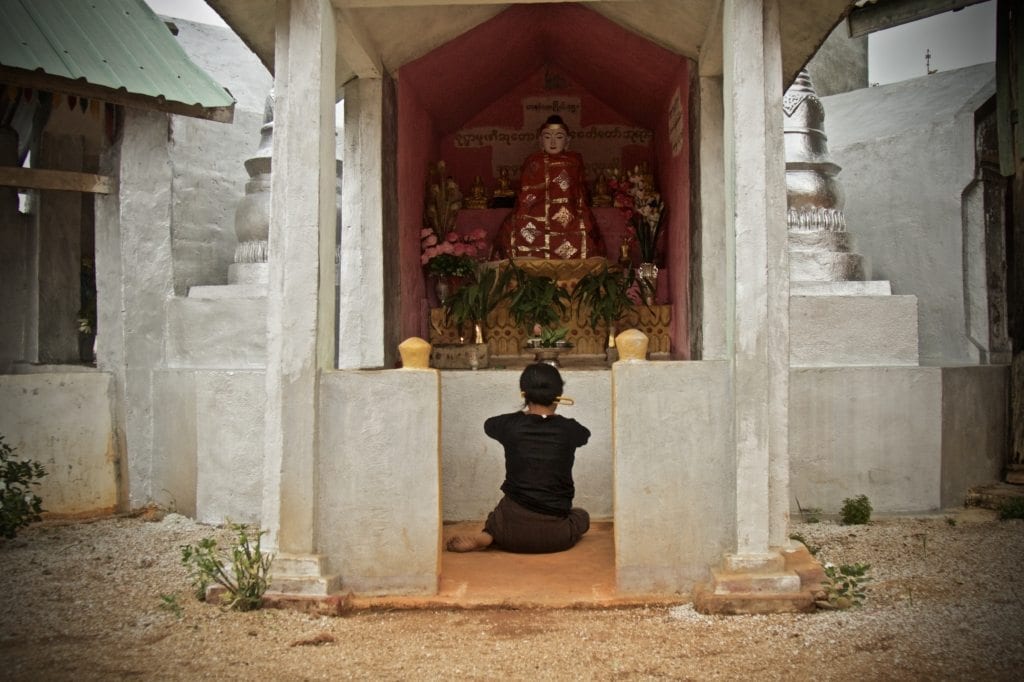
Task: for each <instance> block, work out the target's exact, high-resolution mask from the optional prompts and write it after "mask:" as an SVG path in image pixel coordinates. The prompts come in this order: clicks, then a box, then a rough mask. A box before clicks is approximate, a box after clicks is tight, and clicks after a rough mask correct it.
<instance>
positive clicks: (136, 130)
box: [95, 107, 174, 508]
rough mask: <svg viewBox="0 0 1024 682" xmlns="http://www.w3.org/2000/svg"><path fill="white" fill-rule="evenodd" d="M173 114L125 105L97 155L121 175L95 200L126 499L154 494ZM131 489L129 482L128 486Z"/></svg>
mask: <svg viewBox="0 0 1024 682" xmlns="http://www.w3.org/2000/svg"><path fill="white" fill-rule="evenodd" d="M167 135H168V115H167V114H163V113H159V112H148V111H141V110H137V109H132V108H130V107H126V108H125V111H124V123H123V126H122V129H121V136H120V142H119V143H118V144H116V145H114V146H112V147H110V148H109V149H108V150H107V151H106V152H105V153H104V154H103V156H102V157H101V159H100V173H102V174H104V175H113V176H116V177H117V178H118V192H117V193H116V194H99V195H97V196H96V199H95V207H96V290H97V297H96V299H97V300H96V307H97V311H96V312H97V325H96V327H97V331H98V332H99V333H98V335H97V337H96V364H97V366H98V367H99V368H100V369H102V370H105V371H109V372H112V373H113V374H114V377H115V382H114V383H115V388H116V391H117V401H116V404H117V413H116V418H115V425H116V434H117V437H118V447H119V448H120V451H121V452H125V453H127V454H128V457H129V459H128V460H127V461H126V462H124V470H123V471H122V477H121V481H122V485H123V488H122V491H121V494H122V498H121V499H122V502H123V503H124V504H126V505H127V506H128V507H129V508H137V507H139V506H142V505H145V504H148V503H149V502H151V501H152V500H153V496H152V492H153V490H154V489H156V490H159V489H160V485H161V484H160V482H159V481H154V480H153V477H152V473H153V471H152V464H153V452H154V445H153V438H154V436H153V391H152V384H153V370H154V369H155V368H158V367H161V366H162V365H163V363H164V345H163V344H164V328H165V325H166V321H167V316H166V304H167V300H168V298H170V297H171V296H172V295H173V292H174V272H173V263H172V259H171V228H170V225H171V165H170V160H169V159H168V155H167V154H168V150H167V139H168V137H167ZM125 488H126V489H125Z"/></svg>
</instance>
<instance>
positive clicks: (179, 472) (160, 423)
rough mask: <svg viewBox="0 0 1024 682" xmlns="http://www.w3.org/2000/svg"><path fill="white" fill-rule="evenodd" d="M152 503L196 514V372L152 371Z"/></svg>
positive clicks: (193, 515)
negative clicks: (153, 404) (155, 407)
mask: <svg viewBox="0 0 1024 682" xmlns="http://www.w3.org/2000/svg"><path fill="white" fill-rule="evenodd" d="M153 402H154V403H155V404H157V405H159V406H160V408H159V409H158V410H157V413H156V417H155V419H154V420H153V422H154V423H153V460H152V461H153V468H152V479H153V503H154V504H158V505H160V506H161V507H164V508H165V509H171V510H173V511H176V512H177V513H179V514H184V515H186V516H190V517H192V518H195V517H196V478H197V473H196V467H197V462H196V373H195V372H194V371H189V370H159V371H156V372H153Z"/></svg>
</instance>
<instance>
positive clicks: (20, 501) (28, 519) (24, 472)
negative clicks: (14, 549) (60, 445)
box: [0, 436, 46, 538]
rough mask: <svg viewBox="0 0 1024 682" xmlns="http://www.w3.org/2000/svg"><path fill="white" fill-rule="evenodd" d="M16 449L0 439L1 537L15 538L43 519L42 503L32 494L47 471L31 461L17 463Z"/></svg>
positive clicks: (0, 437)
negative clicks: (15, 457) (22, 530)
mask: <svg viewBox="0 0 1024 682" xmlns="http://www.w3.org/2000/svg"><path fill="white" fill-rule="evenodd" d="M14 456H15V455H14V448H12V447H11V446H10V445H8V444H7V443H5V442H4V437H3V436H0V536H3V537H5V538H13V537H14V536H16V535H17V534H18V530H20V529H21V528H24V527H25V526H27V525H28V524H30V523H32V522H33V521H38V520H39V519H40V513H41V512H42V511H43V506H42V505H43V501H42V499H40V497H39V496H38V495H36V494H35V493H34V492H32V487H33V486H37V485H39V479H41V478H42V477H43V476H45V475H46V469H45V468H44V467H43V465H42V464H40V463H39V462H34V461H32V460H30V459H26V460H17V459H14Z"/></svg>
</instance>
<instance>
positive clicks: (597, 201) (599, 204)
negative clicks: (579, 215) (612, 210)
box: [590, 173, 612, 208]
mask: <svg viewBox="0 0 1024 682" xmlns="http://www.w3.org/2000/svg"><path fill="white" fill-rule="evenodd" d="M590 205H591V206H593V207H594V208H607V207H608V206H611V205H612V196H611V195H610V194H608V180H607V179H606V178H605V177H604V173H598V174H597V181H596V182H594V199H593V201H591V202H590Z"/></svg>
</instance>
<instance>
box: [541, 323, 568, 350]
mask: <svg viewBox="0 0 1024 682" xmlns="http://www.w3.org/2000/svg"><path fill="white" fill-rule="evenodd" d="M568 334H569V328H568V327H548V328H546V329H542V330H541V331H540V347H541V348H554V347H555V346H556V345H558V343H559V342H560V341H565V337H566V336H567V335H568Z"/></svg>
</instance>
